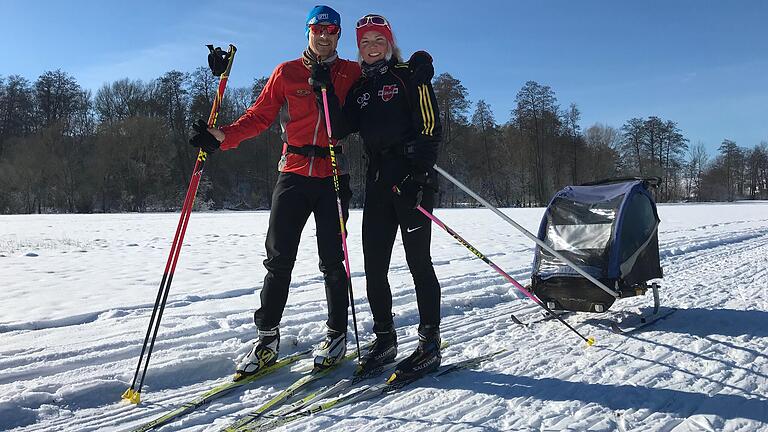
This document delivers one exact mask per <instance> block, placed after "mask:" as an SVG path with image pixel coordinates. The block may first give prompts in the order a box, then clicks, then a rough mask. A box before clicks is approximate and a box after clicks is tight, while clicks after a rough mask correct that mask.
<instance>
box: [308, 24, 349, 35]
mask: <svg viewBox="0 0 768 432" xmlns="http://www.w3.org/2000/svg"><path fill="white" fill-rule="evenodd" d="M309 30H310V31H311V32H312V33H313V34H316V35H317V34H321V33H322V32H323V30H325V33H327V34H329V35H336V34H339V32H340V31H341V27H340V26H338V25H336V24H310V25H309Z"/></svg>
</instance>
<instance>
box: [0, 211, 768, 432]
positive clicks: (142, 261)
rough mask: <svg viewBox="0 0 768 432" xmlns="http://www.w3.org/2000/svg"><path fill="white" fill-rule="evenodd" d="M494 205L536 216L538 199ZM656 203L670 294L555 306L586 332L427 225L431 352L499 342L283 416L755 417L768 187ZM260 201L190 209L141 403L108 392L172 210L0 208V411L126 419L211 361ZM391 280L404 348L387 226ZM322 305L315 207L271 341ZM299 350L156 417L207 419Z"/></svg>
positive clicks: (404, 322) (475, 223) (122, 423)
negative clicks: (430, 370)
mask: <svg viewBox="0 0 768 432" xmlns="http://www.w3.org/2000/svg"><path fill="white" fill-rule="evenodd" d="M505 211H506V212H507V213H508V214H509V215H510V216H511V217H513V218H514V219H515V220H516V221H518V222H519V223H521V224H522V225H523V226H525V227H526V228H527V229H529V230H530V231H532V232H536V230H537V227H538V223H539V219H540V217H541V214H542V209H515V210H505ZM659 212H660V216H661V218H662V224H661V226H660V232H659V240H660V255H661V258H662V266H663V268H664V274H665V277H664V279H663V280H662V289H661V303H662V305H663V306H668V307H675V308H678V311H677V312H676V313H674V314H672V315H670V316H669V317H668V318H666V319H663V320H660V321H658V322H657V323H655V324H654V325H652V326H650V327H647V328H646V329H643V330H642V331H640V332H638V333H634V334H629V335H617V334H613V333H611V332H610V330H609V328H608V326H609V323H610V321H609V320H608V318H609V317H612V318H620V317H622V316H624V315H626V314H628V313H630V312H637V311H643V310H647V309H648V307H649V306H650V304H651V302H652V299H651V296H650V295H646V296H643V297H635V298H629V299H622V300H619V301H618V302H617V303H616V304H615V305H614V306H613V307H612V308H611V311H610V312H608V313H607V314H572V315H570V316H569V317H567V318H566V320H567V321H568V322H569V323H571V324H572V325H573V326H574V327H575V328H576V329H577V330H578V331H579V332H582V333H583V334H585V335H589V336H594V337H595V338H596V339H597V343H596V345H595V346H592V347H589V348H585V347H584V343H583V341H582V340H581V339H579V338H578V337H577V336H575V335H574V334H573V333H571V332H570V331H569V330H567V329H566V328H565V327H564V326H562V324H560V323H559V322H558V321H550V322H543V323H539V324H536V325H534V326H532V327H529V328H526V327H522V326H518V325H515V324H514V323H513V322H512V320H511V319H510V313H514V314H515V315H516V316H518V317H520V318H523V319H525V318H526V317H533V316H535V315H536V314H538V313H539V312H538V311H539V309H538V307H537V306H536V305H534V304H533V303H532V302H531V301H530V300H528V299H527V298H524V296H523V295H522V294H520V293H519V292H517V290H516V289H515V288H514V287H513V286H511V285H510V284H508V283H507V282H506V281H505V280H504V279H503V278H501V277H499V276H498V275H497V274H496V273H495V272H494V271H493V270H492V269H490V268H489V267H488V266H486V265H485V264H484V263H482V262H481V261H479V260H477V259H476V258H475V257H474V256H472V255H471V254H470V253H469V252H468V251H466V250H465V249H464V248H463V247H462V246H460V245H458V244H457V243H456V242H455V241H454V240H453V238H451V237H450V236H449V235H447V234H446V233H444V232H442V231H441V230H440V229H439V228H437V227H434V228H433V262H434V263H435V271H436V273H437V275H438V278H439V279H440V282H441V287H442V292H443V298H442V314H443V324H442V326H441V329H442V333H443V337H444V339H445V340H446V341H448V342H450V345H449V347H448V348H446V350H445V352H444V358H443V362H444V363H450V362H453V361H458V360H461V359H464V358H468V357H471V356H474V355H478V354H482V353H486V352H489V351H496V350H498V349H501V348H504V349H506V350H507V351H506V352H505V353H503V354H501V355H500V356H498V357H497V358H496V359H494V360H493V361H491V362H487V363H484V364H482V365H481V366H479V367H477V368H475V369H472V370H464V371H458V372H455V373H453V374H450V375H446V376H443V377H440V378H439V379H436V378H432V377H428V378H425V379H422V380H421V381H418V382H416V383H413V384H412V385H410V386H409V387H408V388H407V391H402V392H399V393H395V394H392V395H388V396H386V397H382V398H379V399H374V400H371V401H366V402H361V403H358V404H355V405H350V406H346V407H341V408H338V409H333V410H330V411H327V413H324V414H322V415H316V416H312V417H309V418H307V419H302V420H300V421H297V422H295V423H291V424H290V426H289V427H288V429H290V430H324V429H330V428H333V429H334V430H339V431H345V430H348V431H357V430H360V429H363V428H365V429H366V430H370V431H378V430H404V431H420V430H438V431H459V430H461V431H464V430H470V431H486V430H553V431H554V430H573V431H577V430H594V431H614V430H619V431H674V432H684V431H701V430H705V431H706V430H712V431H721V430H724V431H760V430H768V258H767V257H768V218H767V217H766V215H768V205H766V204H750V205H747V204H735V205H692V206H660V207H659ZM436 214H437V215H438V217H440V218H441V219H443V220H444V221H445V222H446V224H447V225H448V226H450V227H451V228H453V229H454V230H456V231H457V232H459V233H460V234H461V235H462V236H463V237H465V238H466V239H467V240H468V241H469V242H470V243H472V244H473V245H474V246H475V247H477V249H479V250H480V251H481V252H483V253H484V254H486V256H488V257H489V258H490V259H491V260H493V261H494V262H495V263H496V264H498V265H499V266H500V267H501V268H503V269H505V271H507V272H508V273H509V274H510V275H512V276H513V277H514V278H516V279H518V280H519V281H520V282H521V283H523V284H526V283H527V282H528V280H527V279H528V278H529V275H530V262H531V260H532V257H533V246H532V245H531V244H530V241H528V240H527V239H525V238H524V237H523V236H522V235H519V234H518V233H517V232H516V231H514V228H512V227H511V226H509V225H507V224H505V223H504V222H503V221H502V220H501V219H499V218H498V217H496V216H495V215H493V214H492V213H490V212H488V211H487V210H482V209H472V210H444V209H438V210H437V211H436ZM267 217H268V213H265V212H249V213H202V214H194V216H193V218H192V220H191V223H190V228H189V231H188V232H187V236H186V238H185V241H184V246H183V250H182V253H181V256H182V258H181V259H180V261H179V264H178V266H177V269H176V275H175V277H174V282H173V287H172V289H171V294H170V296H169V299H168V304H167V307H166V311H165V314H164V316H163V321H162V327H161V331H160V335H159V337H158V340H157V343H156V344H155V349H154V353H153V355H152V362H151V365H150V370H149V372H148V373H147V377H146V381H145V387H144V389H143V391H142V399H143V401H142V404H141V405H140V406H138V407H136V406H132V405H128V404H125V403H122V402H120V401H119V399H120V395H121V394H122V392H123V391H124V390H125V389H126V388H127V387H128V385H129V384H130V381H131V379H132V377H133V373H134V371H135V367H136V362H137V360H138V355H139V352H140V350H141V344H142V342H143V339H144V334H145V332H146V326H147V324H148V321H149V316H150V314H151V311H152V303H153V302H154V298H155V295H156V293H157V286H158V284H159V280H160V277H161V276H162V269H163V266H164V264H165V260H166V259H167V253H168V249H169V248H170V243H171V240H172V235H173V233H174V229H175V224H176V222H177V221H178V215H174V214H151V215H43V216H0V221H1V222H2V224H0V226H2V228H0V264H3V265H2V266H0V281H2V285H3V288H4V289H3V290H2V291H1V292H0V300H1V301H0V430H13V431H15V432H16V431H18V432H21V431H53V430H56V431H102V430H105V431H125V430H130V429H131V428H132V427H136V426H138V425H140V424H141V423H144V422H146V421H149V420H151V419H153V418H155V417H157V416H159V415H161V414H163V413H164V412H166V411H168V410H170V409H173V408H175V407H177V406H179V405H180V404H182V403H184V402H186V401H188V400H190V399H192V398H194V397H195V396H197V395H199V394H200V393H202V392H204V391H206V390H207V389H209V388H210V387H212V386H213V385H215V384H217V383H220V382H223V381H224V380H226V379H227V377H228V376H229V374H231V373H232V371H233V365H234V363H233V361H234V359H236V358H238V357H239V356H241V355H243V354H245V352H246V351H247V350H248V349H249V346H248V342H249V340H250V339H251V338H252V337H253V336H254V333H255V330H254V328H253V323H252V313H253V310H254V308H255V307H256V306H257V305H258V296H257V294H258V290H259V288H260V286H261V280H262V279H263V276H264V270H263V266H262V265H261V261H262V260H263V259H264V251H263V239H264V234H265V231H266V221H267ZM360 218H361V213H360V212H359V211H353V212H352V216H351V218H350V223H349V227H350V237H349V242H350V243H349V245H350V259H351V262H352V272H353V281H352V283H353V287H354V290H355V300H356V301H355V303H356V311H357V315H358V328H359V330H360V332H361V333H360V335H361V338H362V339H364V340H368V339H370V338H371V337H372V335H371V325H372V321H371V315H370V309H369V307H368V305H367V301H366V299H365V279H364V273H363V271H362V255H361V245H360V235H359V233H360ZM390 283H391V285H392V291H393V304H394V311H395V313H396V315H397V316H396V318H395V320H396V321H395V322H396V324H397V326H398V328H399V332H400V342H401V345H400V347H401V349H400V351H401V355H407V354H408V353H410V351H411V350H412V349H413V347H414V344H415V337H416V325H417V324H418V309H417V307H416V297H415V293H414V291H413V289H412V280H411V278H410V274H409V272H408V268H407V266H406V265H405V260H404V256H403V253H402V244H401V243H400V240H399V239H398V241H397V243H396V245H395V253H394V255H393V258H392V266H391V270H390ZM325 318H326V309H325V301H324V290H323V282H322V277H321V275H320V273H319V271H318V269H317V259H316V257H315V238H314V227H313V223H312V221H310V222H309V223H308V226H307V228H306V229H305V231H304V238H303V239H302V244H301V248H300V252H299V257H298V259H297V266H296V269H295V270H294V276H293V280H292V283H291V294H290V297H289V300H288V305H287V307H286V311H285V314H284V318H283V321H282V323H281V336H282V342H281V349H282V352H281V354H285V355H287V354H290V353H292V352H295V351H298V350H301V349H306V348H308V347H310V346H312V345H313V344H315V343H317V342H319V340H320V339H321V338H322V335H323V331H324V324H323V323H324V320H325ZM350 323H351V320H350ZM350 336H352V333H351V332H350ZM310 362H311V360H302V361H300V362H298V363H297V364H296V365H294V366H293V367H292V368H291V369H290V370H285V371H281V372H279V373H277V374H274V375H271V376H268V377H265V378H263V379H262V380H260V381H257V382H256V383H255V384H253V385H251V386H248V387H246V388H245V389H240V390H235V391H234V392H232V393H231V394H229V395H227V396H225V397H223V398H221V399H219V400H216V401H214V402H212V403H211V404H210V405H207V406H205V407H203V408H201V409H198V410H197V411H195V412H193V413H191V414H189V415H187V416H185V417H183V418H181V419H179V420H177V421H175V422H173V423H171V424H169V425H167V426H165V427H163V428H160V429H159V430H161V431H177V430H185V431H208V430H211V431H215V430H219V429H220V428H222V427H224V426H225V425H227V424H229V423H230V422H232V421H233V420H234V419H236V418H237V417H238V416H240V415H243V414H245V413H247V412H248V411H249V410H252V409H253V408H255V407H257V406H258V405H260V404H262V403H264V402H266V401H267V400H268V399H269V398H270V397H271V396H273V395H274V394H275V393H276V392H278V391H279V390H280V388H281V387H284V386H286V385H287V384H289V383H290V382H292V381H293V380H295V379H296V378H297V377H299V376H300V373H301V371H302V370H307V368H308V366H309V364H310ZM351 367H352V365H347V367H346V368H344V369H345V370H346V371H351ZM342 374H343V372H338V373H337V374H335V375H334V376H337V377H338V376H340V375H342ZM383 378H384V377H382V379H383ZM327 382H330V379H327V380H325V381H323V382H322V383H320V384H318V385H322V384H323V383H327Z"/></svg>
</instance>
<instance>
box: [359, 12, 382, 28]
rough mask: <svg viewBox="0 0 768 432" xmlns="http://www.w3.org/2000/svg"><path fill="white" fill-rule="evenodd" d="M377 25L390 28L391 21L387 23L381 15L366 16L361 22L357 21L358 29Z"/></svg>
mask: <svg viewBox="0 0 768 432" xmlns="http://www.w3.org/2000/svg"><path fill="white" fill-rule="evenodd" d="M369 24H370V25H377V26H384V27H389V21H387V19H386V18H384V17H383V16H381V15H366V16H364V17H362V18H360V19H359V20H357V26H356V28H361V27H365V26H367V25H369Z"/></svg>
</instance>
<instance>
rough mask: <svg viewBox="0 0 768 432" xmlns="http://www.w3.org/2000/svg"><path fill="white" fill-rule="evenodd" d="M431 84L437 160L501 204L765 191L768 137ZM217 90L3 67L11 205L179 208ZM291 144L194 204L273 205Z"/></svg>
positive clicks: (459, 198)
mask: <svg viewBox="0 0 768 432" xmlns="http://www.w3.org/2000/svg"><path fill="white" fill-rule="evenodd" d="M236 68H237V66H236V65H235V69H236ZM265 82H266V78H264V77H262V78H256V79H254V80H253V84H252V85H251V86H250V87H241V88H232V87H230V88H228V89H227V92H226V95H225V98H224V103H223V106H222V109H221V112H220V116H219V124H228V123H230V122H232V121H234V120H235V119H236V118H237V117H239V115H240V114H241V113H243V112H244V111H245V109H246V108H247V107H248V106H250V105H251V103H252V102H253V101H254V100H255V99H256V97H257V96H258V95H259V93H260V91H261V89H262V88H263V86H264V84H265ZM433 84H434V88H435V93H436V96H437V100H438V103H439V106H440V117H441V120H442V124H443V132H444V139H443V143H442V149H441V151H440V159H439V161H438V165H440V166H441V167H442V168H444V169H445V170H447V171H448V172H450V173H451V174H452V175H453V176H455V177H457V178H459V179H461V180H462V181H464V182H465V183H466V184H467V185H468V186H469V187H471V188H473V189H474V190H475V191H477V192H478V193H479V194H481V195H482V196H484V197H486V198H487V199H488V200H489V201H490V202H491V203H493V204H495V205H498V206H501V207H523V206H541V205H546V203H547V202H548V200H549V198H550V197H551V195H552V194H553V193H554V192H555V191H557V190H559V189H560V188H562V187H563V186H566V185H574V184H580V183H584V182H588V181H593V180H598V179H603V178H608V177H616V176H660V177H662V178H663V182H662V184H661V185H660V187H659V189H658V191H657V193H656V195H657V196H656V197H657V200H658V201H659V202H675V201H732V200H737V199H768V144H767V143H766V142H761V143H740V144H742V145H744V144H746V145H747V146H740V145H737V143H735V142H733V141H732V140H729V139H724V140H723V141H722V143H721V144H720V146H719V148H718V150H717V154H708V152H707V150H706V149H705V146H704V144H703V143H690V142H689V140H688V139H687V138H686V137H685V134H684V132H683V131H682V130H680V128H679V127H678V125H677V124H676V123H675V121H674V120H671V119H663V118H660V117H658V116H655V115H652V114H653V113H648V114H649V115H648V117H646V118H631V119H627V120H626V122H625V123H624V124H623V125H620V126H617V125H616V126H613V125H605V124H594V125H591V126H589V127H588V128H587V129H582V127H581V125H580V121H581V117H580V112H579V108H578V106H577V105H576V104H575V103H570V104H569V105H568V106H567V107H562V106H561V105H560V104H559V102H558V100H557V97H556V94H555V92H554V90H553V89H551V88H550V87H548V86H546V85H542V84H539V83H537V82H535V81H528V82H526V83H525V85H523V86H522V88H520V89H519V91H518V92H517V94H516V96H515V108H514V109H513V110H512V111H511V112H510V113H509V117H508V118H506V119H500V121H499V120H497V119H496V118H495V117H494V114H493V111H492V109H491V107H490V106H489V105H488V104H487V103H486V102H485V101H483V100H478V101H477V102H474V103H472V102H471V101H470V99H469V91H468V90H467V89H466V88H465V87H464V86H463V85H462V83H461V82H460V81H459V80H458V79H456V78H454V77H453V76H451V75H450V74H448V73H443V74H441V75H439V76H437V77H436V78H435V79H434V82H433ZM216 86H217V78H215V77H212V76H211V74H210V72H209V70H208V69H207V68H203V67H201V68H198V69H197V70H195V71H194V72H192V73H185V72H179V71H171V72H168V73H166V74H164V75H163V76H161V77H159V78H157V79H154V80H152V81H149V82H144V81H141V80H131V79H127V78H126V79H122V80H119V81H116V82H113V83H110V84H107V85H104V86H103V87H102V88H100V89H99V90H98V91H97V92H96V94H95V95H94V94H93V93H92V92H91V91H89V90H85V89H83V88H82V87H81V86H80V85H79V84H78V83H77V80H76V79H75V77H73V76H71V75H69V74H67V73H66V72H63V71H61V70H55V71H48V72H45V73H43V74H42V75H40V77H38V78H37V79H36V80H35V81H34V82H31V81H29V80H28V79H26V78H24V77H22V76H19V75H10V76H7V77H6V76H0V213H3V214H12V213H75V212H77V213H90V212H145V211H175V210H178V209H179V208H180V207H181V205H182V202H183V198H184V194H185V192H186V189H187V184H188V182H189V178H190V175H191V171H192V168H193V166H194V161H195V157H196V154H197V152H196V150H195V149H193V148H192V147H190V146H189V144H188V143H187V140H188V138H189V134H190V125H191V124H192V123H193V122H194V121H196V120H197V119H199V118H203V119H206V118H208V113H209V111H210V107H211V104H212V100H213V97H214V94H215V89H216ZM510 97H511V95H510ZM750 146H751V147H750ZM281 151H282V141H281V139H280V133H279V126H278V125H276V124H275V125H273V126H272V127H271V128H270V129H269V130H268V131H266V132H265V133H263V134H261V135H260V136H258V137H256V138H254V139H252V140H250V141H247V142H243V143H242V144H241V145H240V147H239V148H238V149H236V150H232V151H227V152H216V153H215V154H213V155H212V156H211V157H210V158H209V159H208V163H207V165H206V171H205V173H204V175H203V180H202V181H201V184H200V189H199V191H198V199H197V201H196V206H197V208H199V209H220V208H228V209H264V208H269V205H270V197H271V194H272V189H273V187H274V184H275V181H276V178H277V174H278V173H277V162H278V159H279V157H280V153H281ZM345 154H346V155H347V156H348V158H349V160H350V163H351V170H352V188H353V192H354V198H353V202H352V205H353V206H356V207H359V206H361V205H362V202H363V193H364V192H363V190H364V188H363V182H364V179H365V176H364V173H365V169H366V160H365V156H364V152H363V151H362V146H361V143H360V142H359V137H355V136H353V137H351V138H350V139H348V140H347V143H346V145H345ZM441 185H442V190H441V192H440V206H443V207H456V206H468V205H474V203H473V202H472V199H471V198H469V197H467V196H466V195H465V194H464V193H463V192H462V191H460V190H458V189H457V188H455V187H453V186H452V185H451V184H450V183H448V182H447V181H442V183H441Z"/></svg>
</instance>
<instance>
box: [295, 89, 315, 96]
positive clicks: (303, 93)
mask: <svg viewBox="0 0 768 432" xmlns="http://www.w3.org/2000/svg"><path fill="white" fill-rule="evenodd" d="M310 93H312V92H310V91H309V90H307V89H298V90H296V96H309V94H310Z"/></svg>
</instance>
